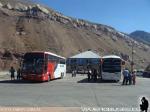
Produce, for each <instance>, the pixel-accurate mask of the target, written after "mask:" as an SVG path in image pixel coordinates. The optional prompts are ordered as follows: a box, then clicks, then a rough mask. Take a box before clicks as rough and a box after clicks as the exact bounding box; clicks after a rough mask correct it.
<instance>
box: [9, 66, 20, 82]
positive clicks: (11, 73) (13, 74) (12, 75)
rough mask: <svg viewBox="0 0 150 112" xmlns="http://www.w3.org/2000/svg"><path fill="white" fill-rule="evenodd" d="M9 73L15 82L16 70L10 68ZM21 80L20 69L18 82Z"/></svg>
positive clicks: (18, 70)
mask: <svg viewBox="0 0 150 112" xmlns="http://www.w3.org/2000/svg"><path fill="white" fill-rule="evenodd" d="M9 72H10V77H11V80H15V72H16V70H15V69H14V67H13V66H12V67H11V68H10V70H9ZM20 79H21V69H20V68H18V69H17V80H20Z"/></svg>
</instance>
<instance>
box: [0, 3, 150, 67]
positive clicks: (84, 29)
mask: <svg viewBox="0 0 150 112" xmlns="http://www.w3.org/2000/svg"><path fill="white" fill-rule="evenodd" d="M132 45H133V47H134V50H135V51H136V52H135V54H134V61H135V64H136V67H145V66H147V65H148V62H149V57H150V47H149V46H147V45H145V44H143V43H139V42H137V41H136V40H134V39H132V38H130V37H129V36H128V35H126V34H125V33H123V32H119V31H117V30H115V29H114V28H112V27H110V26H107V25H103V24H98V23H93V22H89V21H86V20H83V19H77V18H73V17H68V16H65V15H63V14H61V13H59V12H57V11H54V10H53V9H51V8H48V7H45V6H43V5H39V4H37V3H34V2H31V1H30V0H28V1H26V2H25V1H24V0H0V68H1V69H4V68H8V67H9V66H12V65H13V66H16V65H18V62H19V61H18V60H19V59H20V58H21V56H22V54H23V53H25V52H27V51H33V50H38V51H51V52H53V53H57V54H59V55H62V56H65V57H70V56H72V55H75V54H77V53H79V52H82V51H86V50H89V49H91V50H93V51H95V52H97V53H99V54H100V55H106V54H116V55H119V56H121V57H122V58H123V59H124V60H126V61H127V64H128V65H129V63H130V62H131V54H132Z"/></svg>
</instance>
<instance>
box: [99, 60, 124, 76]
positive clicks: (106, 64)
mask: <svg viewBox="0 0 150 112" xmlns="http://www.w3.org/2000/svg"><path fill="white" fill-rule="evenodd" d="M102 70H103V72H110V73H115V72H121V59H116V58H108V59H103V64H102Z"/></svg>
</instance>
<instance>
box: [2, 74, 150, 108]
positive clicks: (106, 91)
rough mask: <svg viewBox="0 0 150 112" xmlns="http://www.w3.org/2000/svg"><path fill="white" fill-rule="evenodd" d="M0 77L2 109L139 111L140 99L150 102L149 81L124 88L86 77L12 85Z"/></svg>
mask: <svg viewBox="0 0 150 112" xmlns="http://www.w3.org/2000/svg"><path fill="white" fill-rule="evenodd" d="M0 74H1V75H0V106H20V107H21V106H25V107H28V106H42V107H45V106H50V107H51V106H54V107H81V106H83V107H84V106H90V107H93V106H94V107H139V103H140V97H142V96H146V97H148V98H150V89H149V87H150V86H149V85H150V79H146V78H137V84H136V85H127V86H122V85H121V82H119V83H114V82H100V81H99V82H97V83H88V82H87V79H86V75H78V76H77V77H75V78H72V77H71V76H70V75H69V74H68V75H67V77H65V78H64V79H58V80H53V81H51V82H45V83H33V82H25V81H10V80H8V75H6V74H7V73H0ZM2 74H3V75H2Z"/></svg>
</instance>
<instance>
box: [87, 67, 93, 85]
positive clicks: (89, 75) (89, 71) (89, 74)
mask: <svg viewBox="0 0 150 112" xmlns="http://www.w3.org/2000/svg"><path fill="white" fill-rule="evenodd" d="M91 74H92V71H91V69H89V70H88V74H87V75H88V82H89V81H90V80H91Z"/></svg>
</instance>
